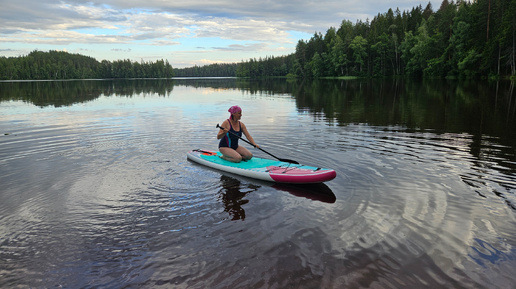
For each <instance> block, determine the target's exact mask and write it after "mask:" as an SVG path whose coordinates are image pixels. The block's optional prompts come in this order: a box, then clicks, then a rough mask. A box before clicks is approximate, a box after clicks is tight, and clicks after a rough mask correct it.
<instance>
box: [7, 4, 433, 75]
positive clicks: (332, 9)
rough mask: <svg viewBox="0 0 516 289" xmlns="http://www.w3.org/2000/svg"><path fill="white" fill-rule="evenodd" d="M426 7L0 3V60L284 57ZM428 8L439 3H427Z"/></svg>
mask: <svg viewBox="0 0 516 289" xmlns="http://www.w3.org/2000/svg"><path fill="white" fill-rule="evenodd" d="M428 2H429V1H423V2H422V1H417V0H397V1H392V2H391V1H378V0H377V1H371V0H362V1H356V0H329V1H317V0H275V1H270V0H262V1H259V0H258V1H257V0H238V1H237V0H212V1H209V0H183V1H177V0H105V1H101V2H96V1H85V0H0V4H1V7H2V8H1V9H0V23H1V24H0V56H6V57H11V56H20V55H27V54H28V53H29V52H31V51H33V50H40V51H48V50H65V51H68V52H70V53H79V54H83V55H88V56H92V57H94V58H96V59H97V60H99V61H101V60H103V59H106V60H110V61H113V60H117V59H130V60H132V61H138V62H139V61H141V60H143V61H155V60H157V59H167V60H168V61H169V62H170V64H172V66H173V67H176V68H181V67H190V66H193V65H205V64H211V63H216V62H224V63H227V62H240V61H242V60H248V59H249V58H259V57H265V56H268V55H269V56H270V55H274V56H279V55H287V54H290V53H292V52H294V51H295V46H296V43H297V41H298V40H300V39H305V40H306V39H310V37H311V36H312V35H313V34H314V33H315V32H321V33H322V34H323V35H324V34H325V33H326V31H327V30H328V28H329V27H332V26H333V27H336V28H338V27H339V26H340V23H341V22H342V20H350V21H351V22H353V23H355V22H356V21H357V20H358V19H360V20H363V21H365V20H366V19H368V18H369V19H372V18H373V17H374V16H375V15H377V14H378V13H385V12H387V10H388V9H389V8H392V9H393V10H395V9H396V8H399V9H400V11H403V10H411V9H412V7H414V6H418V5H420V4H421V5H422V6H423V8H424V7H425V6H426V4H427V3H428ZM432 5H433V6H434V8H438V7H439V5H440V2H439V3H434V2H432Z"/></svg>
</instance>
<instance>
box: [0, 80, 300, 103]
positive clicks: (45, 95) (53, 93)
mask: <svg viewBox="0 0 516 289" xmlns="http://www.w3.org/2000/svg"><path fill="white" fill-rule="evenodd" d="M174 86H188V87H195V88H202V87H209V88H213V89H221V90H224V89H232V90H235V89H237V90H241V91H243V92H245V93H249V94H260V95H266V96H270V95H275V94H281V95H283V94H288V93H290V91H291V89H292V86H293V83H292V82H288V81H285V80H272V79H261V80H249V79H237V78H178V79H116V80H72V81H66V80H63V81H60V80H57V81H28V82H0V101H9V100H21V101H25V102H29V103H33V104H34V105H36V106H40V107H45V106H56V107H60V106H69V105H73V104H75V103H84V102H88V101H92V100H95V99H97V98H98V97H100V96H101V95H104V96H119V97H123V96H125V97H133V96H134V95H139V94H156V95H158V96H169V95H170V94H171V93H172V91H173V89H174Z"/></svg>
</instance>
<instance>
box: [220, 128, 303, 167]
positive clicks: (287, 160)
mask: <svg viewBox="0 0 516 289" xmlns="http://www.w3.org/2000/svg"><path fill="white" fill-rule="evenodd" d="M217 128H220V129H224V128H223V127H221V126H220V125H219V124H218V123H217ZM229 133H230V134H232V135H234V136H236V137H238V138H239V139H241V140H243V141H245V142H246V143H248V144H250V145H252V146H253V147H255V148H257V149H259V150H261V151H262V152H264V153H266V154H268V155H270V156H272V157H274V158H275V159H277V160H279V161H281V162H286V163H291V164H299V163H298V162H296V161H293V160H289V159H280V158H278V157H277V156H275V155H273V154H271V153H270V152H268V151H266V150H264V149H262V148H259V147H256V146H255V145H254V144H252V143H251V142H249V141H247V140H245V139H243V138H242V137H241V136H239V135H238V134H236V133H233V132H231V131H229Z"/></svg>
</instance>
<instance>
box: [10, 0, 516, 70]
mask: <svg viewBox="0 0 516 289" xmlns="http://www.w3.org/2000/svg"><path fill="white" fill-rule="evenodd" d="M515 15H516V0H477V1H465V0H458V1H457V2H454V1H453V0H452V1H448V0H443V1H442V3H441V6H440V7H439V9H438V10H437V11H433V9H432V5H431V3H430V2H429V3H428V4H427V6H426V7H425V8H423V7H422V6H421V5H419V6H417V7H414V8H412V10H411V11H403V12H401V11H399V9H396V11H393V10H392V9H389V11H388V12H386V13H384V14H378V15H377V16H376V17H374V18H373V20H372V21H371V22H369V21H366V22H362V21H357V22H356V23H355V24H353V23H352V22H350V21H347V20H344V21H342V23H341V25H340V27H338V28H334V27H331V28H329V29H328V30H327V31H326V33H325V34H324V35H323V34H322V33H320V32H316V33H315V34H314V35H313V36H312V38H310V39H309V40H307V41H305V40H299V41H298V43H297V46H296V50H295V53H292V54H290V55H286V56H280V57H274V56H267V57H265V58H259V59H255V58H253V59H249V60H246V61H242V62H240V63H228V64H211V65H206V66H194V67H189V68H181V69H172V66H171V65H170V64H169V63H168V61H163V60H159V61H156V62H148V63H147V62H141V63H137V62H131V61H130V60H118V61H114V62H109V61H106V60H104V61H102V62H98V61H96V60H95V59H93V58H91V57H87V56H82V55H79V54H68V53H66V52H59V51H50V52H48V53H46V52H40V51H33V52H31V53H30V54H29V55H27V56H23V57H15V58H6V57H0V79H68V78H72V79H73V78H162V77H165V78H167V77H172V76H185V77H189V76H197V77H206V76H212V77H213V76H215V77H227V76H238V77H251V78H254V77H272V76H293V77H304V78H318V77H325V76H329V77H338V76H364V77H383V76H393V75H409V76H418V77H435V78H442V77H452V78H477V77H500V76H516V61H515V58H516V16H515Z"/></svg>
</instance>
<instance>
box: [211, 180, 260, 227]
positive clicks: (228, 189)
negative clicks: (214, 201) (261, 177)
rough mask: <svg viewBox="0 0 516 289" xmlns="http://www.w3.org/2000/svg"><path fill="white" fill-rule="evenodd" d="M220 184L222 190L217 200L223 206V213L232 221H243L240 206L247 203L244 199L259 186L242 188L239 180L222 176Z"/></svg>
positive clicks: (250, 185) (243, 211)
mask: <svg viewBox="0 0 516 289" xmlns="http://www.w3.org/2000/svg"><path fill="white" fill-rule="evenodd" d="M220 182H221V183H222V189H221V190H220V196H219V198H220V199H221V200H222V203H223V204H224V212H228V213H229V215H230V216H231V220H233V221H235V220H244V219H245V210H244V208H242V206H243V205H245V204H247V203H248V202H249V200H245V199H244V197H245V196H246V195H247V194H249V193H250V192H253V191H256V190H257V189H258V188H259V187H260V186H257V185H254V184H247V185H245V186H244V185H242V183H241V182H240V181H239V180H237V179H235V178H232V177H228V176H224V175H222V176H221V177H220Z"/></svg>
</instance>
